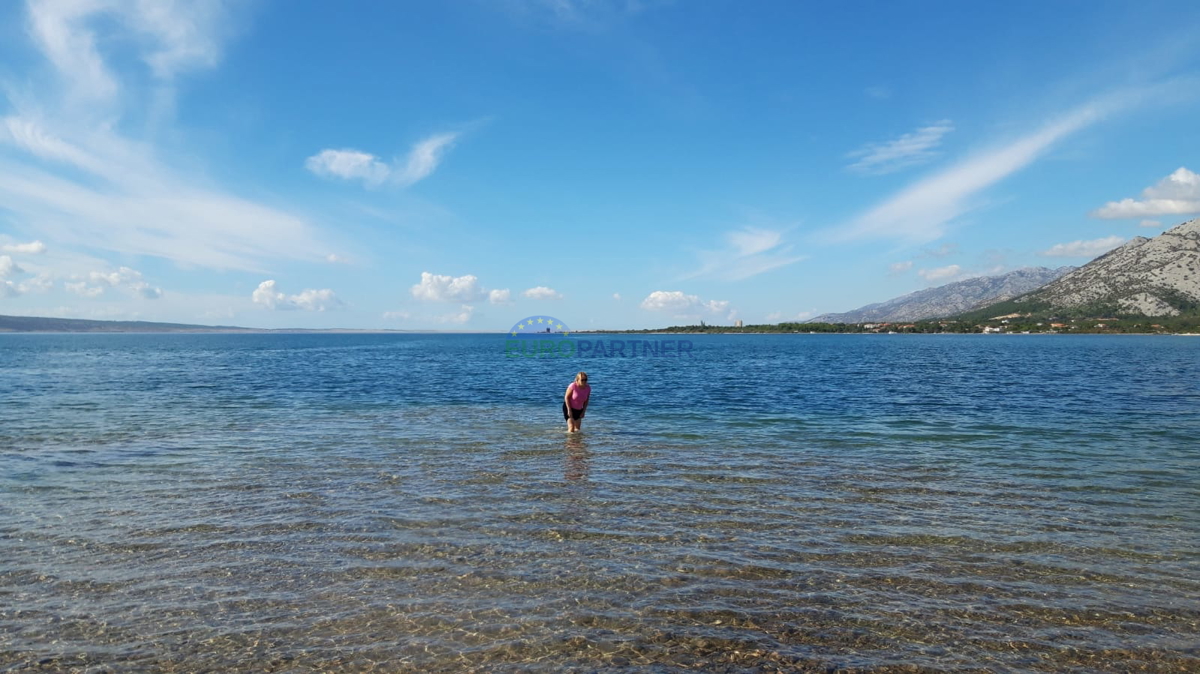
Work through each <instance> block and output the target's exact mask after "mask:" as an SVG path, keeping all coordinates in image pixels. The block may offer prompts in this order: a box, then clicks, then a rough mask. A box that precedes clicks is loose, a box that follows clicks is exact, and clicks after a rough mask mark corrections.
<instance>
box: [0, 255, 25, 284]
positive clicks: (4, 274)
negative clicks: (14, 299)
mask: <svg viewBox="0 0 1200 674" xmlns="http://www.w3.org/2000/svg"><path fill="white" fill-rule="evenodd" d="M24 272H25V270H24V269H21V267H20V266H19V265H18V264H17V263H16V262H13V259H12V258H11V257H9V256H7V255H0V279H5V278H8V277H10V276H13V275H14V274H22V273H24Z"/></svg>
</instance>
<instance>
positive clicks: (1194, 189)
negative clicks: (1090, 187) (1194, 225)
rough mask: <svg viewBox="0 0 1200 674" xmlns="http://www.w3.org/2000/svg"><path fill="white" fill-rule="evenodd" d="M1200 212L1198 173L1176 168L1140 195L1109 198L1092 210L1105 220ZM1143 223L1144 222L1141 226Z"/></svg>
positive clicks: (1199, 178) (1094, 215)
mask: <svg viewBox="0 0 1200 674" xmlns="http://www.w3.org/2000/svg"><path fill="white" fill-rule="evenodd" d="M1191 213H1200V175H1198V174H1195V173H1192V172H1191V171H1189V170H1187V169H1186V168H1184V167H1182V166H1181V167H1179V168H1178V169H1176V170H1175V172H1174V173H1172V174H1171V175H1169V176H1167V177H1166V178H1163V179H1162V180H1160V181H1158V182H1157V183H1155V184H1154V185H1151V186H1150V187H1147V188H1146V189H1144V190H1142V198H1141V199H1140V200H1139V199H1122V200H1120V201H1110V202H1108V203H1107V204H1105V205H1104V206H1101V207H1100V208H1097V209H1096V210H1094V211H1092V217H1095V218H1103V219H1106V220H1116V219H1122V218H1147V217H1154V216H1158V215H1188V214H1191ZM1156 225H1157V223H1155V225H1146V224H1145V221H1144V222H1143V223H1142V226H1143V227H1145V226H1156Z"/></svg>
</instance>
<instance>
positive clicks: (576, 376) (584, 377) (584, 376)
mask: <svg viewBox="0 0 1200 674" xmlns="http://www.w3.org/2000/svg"><path fill="white" fill-rule="evenodd" d="M580 377H583V380H584V381H587V373H586V372H580V373H579V374H577V375H575V378H576V379H579V378H580Z"/></svg>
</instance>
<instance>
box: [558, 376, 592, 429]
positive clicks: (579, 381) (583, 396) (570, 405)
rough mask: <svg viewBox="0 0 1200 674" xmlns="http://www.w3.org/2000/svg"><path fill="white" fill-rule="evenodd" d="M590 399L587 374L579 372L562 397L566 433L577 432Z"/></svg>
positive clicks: (590, 389)
mask: <svg viewBox="0 0 1200 674" xmlns="http://www.w3.org/2000/svg"><path fill="white" fill-rule="evenodd" d="M591 397H592V387H591V386H588V378H587V373H586V372H580V373H579V374H577V375H575V381H573V382H571V384H570V385H569V386H567V393H566V395H564V396H563V418H564V419H566V420H567V432H568V433H574V432H575V431H578V430H579V426H580V425H581V424H582V423H583V415H584V414H585V413H586V412H587V406H588V399H589V398H591Z"/></svg>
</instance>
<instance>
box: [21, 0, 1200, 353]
mask: <svg viewBox="0 0 1200 674" xmlns="http://www.w3.org/2000/svg"><path fill="white" fill-rule="evenodd" d="M1198 119H1200V4H1197V3H1195V2H1194V1H1191V2H1168V1H1160V2H1153V3H1133V2H1068V1H1065V0H1064V1H1062V2H1050V3H1047V2H1005V3H961V2H838V3H832V2H830V3H798V2H757V3H737V2H721V1H713V2H686V1H683V0H676V1H674V2H655V1H652V0H641V1H637V0H625V1H614V2H599V1H591V2H586V1H582V0H578V1H576V0H487V1H485V0H459V1H456V2H412V3H388V2H358V3H342V4H336V3H328V2H302V1H299V0H289V1H288V2H282V1H271V0H263V1H259V2H229V3H221V2H205V1H203V0H200V1H196V2H168V1H166V0H142V1H137V0H131V1H129V2H117V1H114V0H66V1H63V2H44V1H30V2H28V3H26V4H20V3H17V2H11V3H3V4H0V314H17V315H42V316H63V317H74V318H100V319H122V320H128V319H138V320H154V321H177V322H187V323H205V324H224V325H244V326H254V327H345V328H392V329H440V330H495V331H503V330H507V329H508V328H509V327H510V326H511V325H512V324H513V323H515V322H516V320H518V319H520V318H522V317H524V316H529V315H552V316H556V317H558V318H559V319H561V320H563V321H564V322H565V323H566V324H568V325H570V326H571V327H573V328H575V329H589V328H626V327H628V328H638V327H656V326H666V325H673V324H680V323H690V322H695V321H697V320H701V319H702V320H705V321H707V322H709V323H716V324H720V323H728V322H731V321H733V320H736V319H741V320H743V321H745V322H747V323H762V322H779V321H784V320H796V319H803V318H807V317H811V316H813V315H816V314H819V313H824V312H832V311H845V310H849V309H852V308H855V307H858V306H861V305H864V304H868V303H871V302H878V301H883V300H886V299H890V298H892V297H895V296H898V295H901V294H904V293H907V292H912V291H915V290H920V289H923V288H926V287H930V286H934V285H941V284H944V283H947V282H950V281H954V280H959V279H962V278H966V277H969V276H975V275H982V274H994V273H1000V272H1004V271H1008V270H1012V269H1017V268H1020V267H1026V266H1051V267H1056V266H1061V265H1066V264H1070V265H1080V264H1083V263H1086V262H1087V261H1088V260H1090V259H1091V258H1093V257H1095V256H1096V255H1098V254H1101V253H1103V252H1104V251H1106V250H1108V249H1110V248H1112V247H1114V246H1116V245H1119V244H1120V243H1122V242H1124V241H1126V240H1128V239H1130V238H1132V237H1134V236H1153V235H1156V234H1158V233H1160V232H1162V231H1163V230H1165V229H1167V228H1169V227H1171V226H1174V225H1176V224H1179V223H1180V222H1183V221H1185V220H1187V219H1189V218H1190V217H1195V214H1196V213H1197V212H1200V176H1197V174H1196V173H1195V172H1200V123H1197V120H1198ZM1194 171H1195V172H1194Z"/></svg>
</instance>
